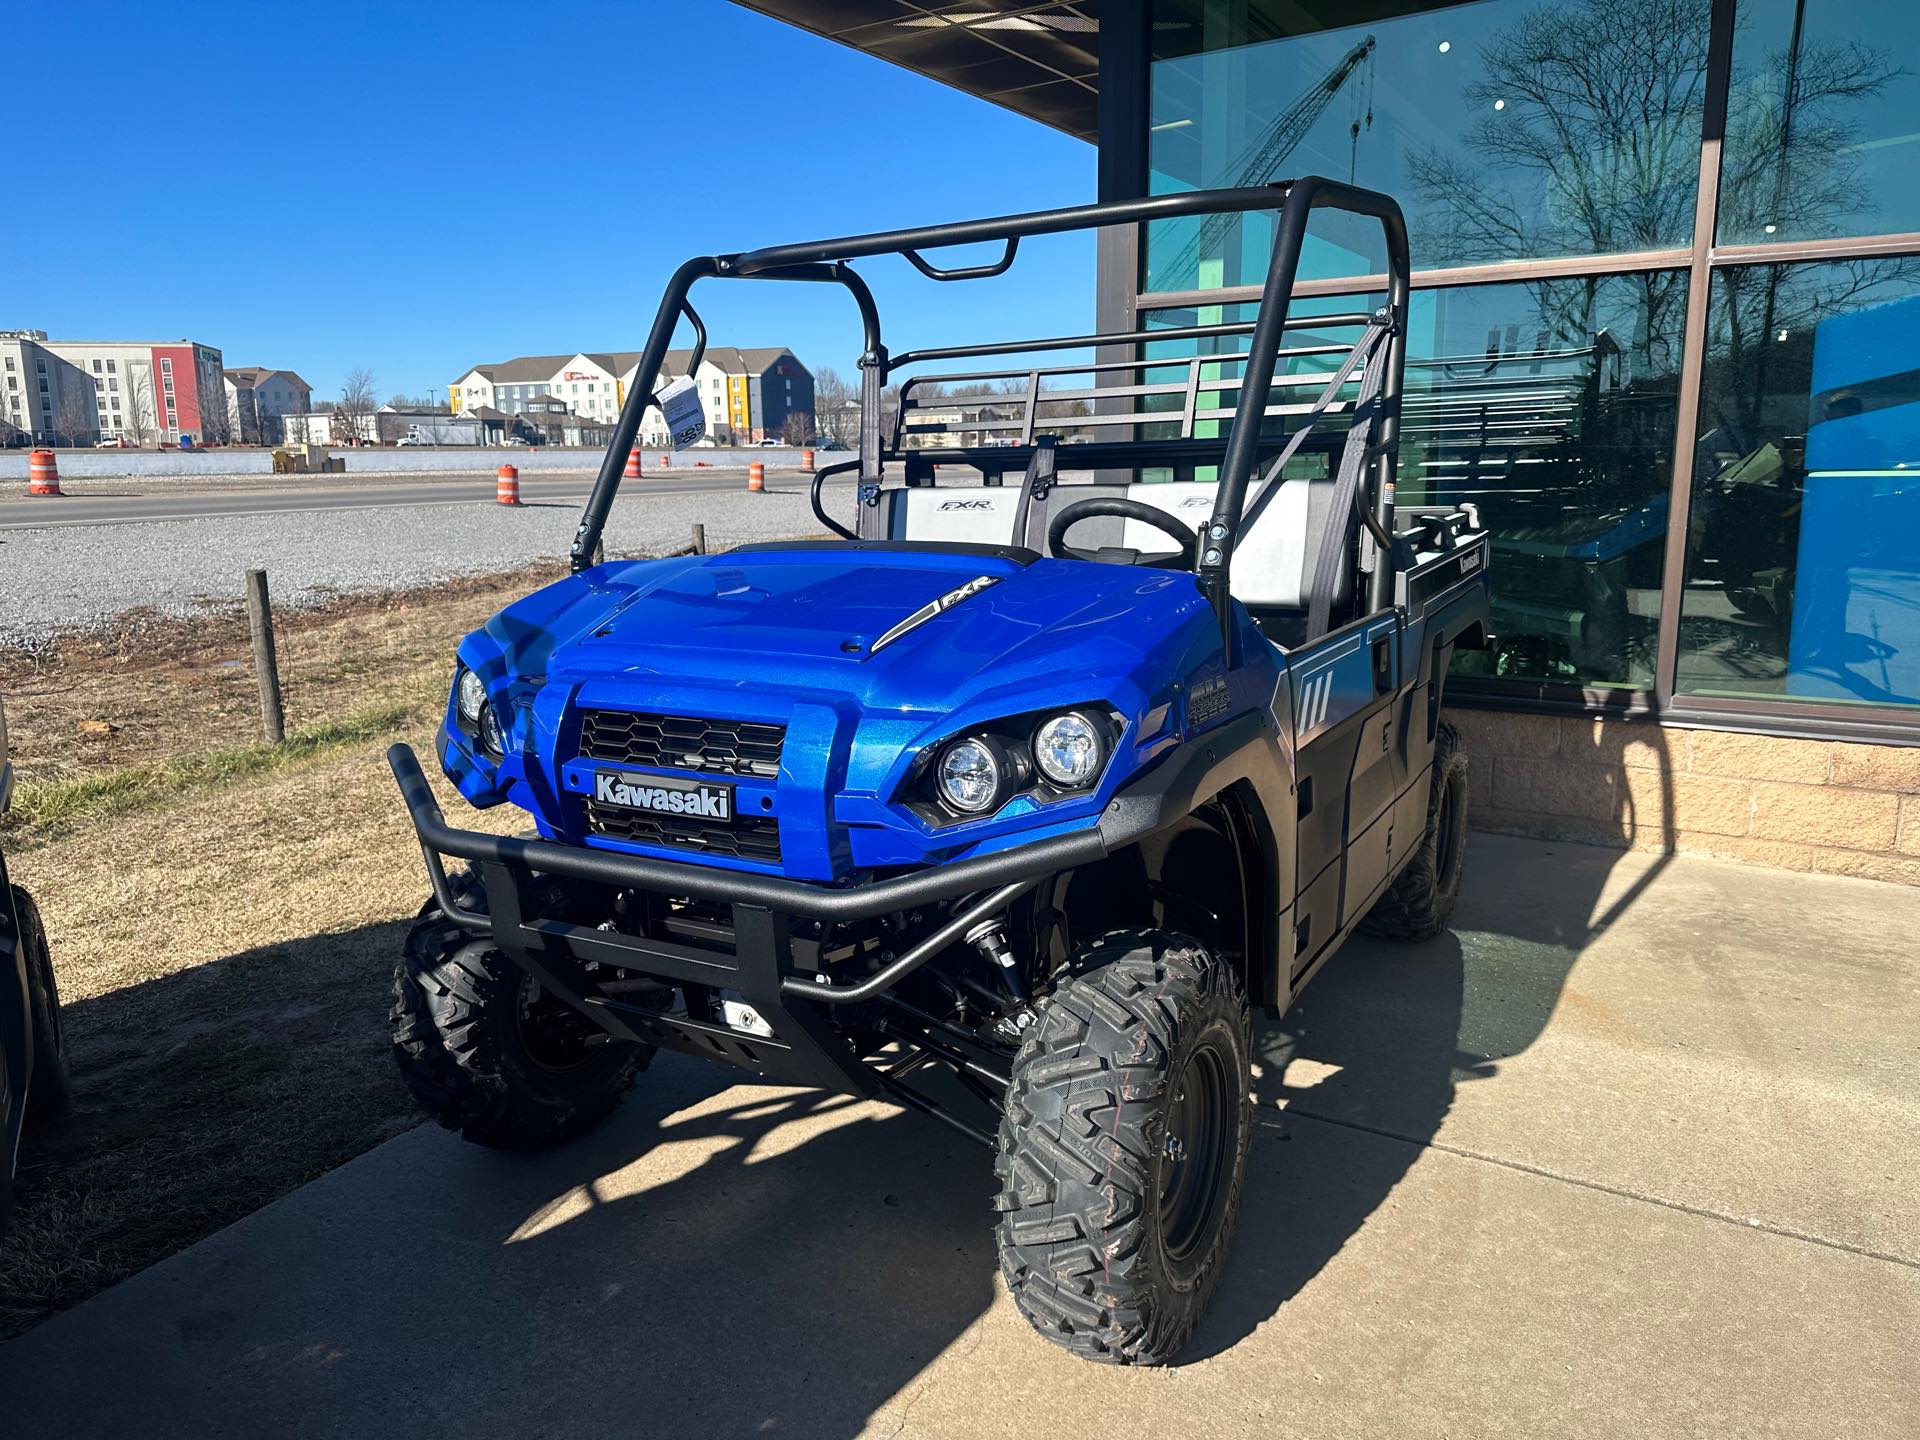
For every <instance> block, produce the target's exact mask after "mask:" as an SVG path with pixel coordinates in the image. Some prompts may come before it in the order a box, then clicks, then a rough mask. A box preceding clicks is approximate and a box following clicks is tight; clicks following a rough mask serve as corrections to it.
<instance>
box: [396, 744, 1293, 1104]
mask: <svg viewBox="0 0 1920 1440" xmlns="http://www.w3.org/2000/svg"><path fill="white" fill-rule="evenodd" d="M1271 733H1272V731H1271V721H1270V720H1269V719H1268V717H1266V716H1264V715H1261V714H1253V715H1247V716H1243V717H1241V719H1240V720H1237V721H1234V722H1231V723H1230V724H1228V725H1225V726H1222V727H1221V728H1220V729H1219V730H1217V731H1214V732H1213V733H1211V734H1210V735H1208V736H1207V738H1206V740H1205V741H1204V742H1200V743H1195V744H1190V745H1188V746H1187V747H1185V748H1184V750H1183V751H1180V752H1176V753H1175V754H1174V755H1170V756H1168V757H1167V758H1166V760H1164V761H1163V762H1162V763H1161V764H1159V765H1157V766H1155V767H1154V768H1153V769H1152V770H1150V771H1148V772H1147V773H1146V774H1145V775H1143V776H1141V777H1139V778H1137V779H1136V780H1135V781H1134V782H1133V783H1132V784H1130V785H1129V786H1128V787H1127V788H1126V789H1125V790H1123V791H1122V792H1121V793H1120V794H1119V795H1118V796H1116V797H1115V798H1114V799H1113V800H1112V801H1111V802H1110V803H1109V804H1108V806H1107V809H1106V811H1105V813H1104V814H1103V815H1102V816H1101V817H1100V821H1099V823H1098V824H1097V825H1095V826H1091V827H1089V828H1088V829H1085V830H1079V831H1074V832H1072V833H1070V834H1066V835H1055V836H1050V837H1048V838H1046V839H1042V840H1036V841H1034V842H1033V843H1031V844H1028V845H1021V846H1017V847H1014V848H1012V849H1008V850H1003V851H999V852H996V853H994V854H991V855H983V856H979V857H976V858H974V859H969V860H959V861H954V862H953V863H951V864H946V865H939V866H930V867H928V868H926V869H922V870H916V871H912V872H910V873H908V874H904V875H899V876H895V877H893V878H890V879H885V880H878V881H874V882H871V883H867V884H859V885H855V884H852V883H844V884H814V883H809V882H806V881H800V880H788V879H784V878H781V877H779V876H770V875H758V874H749V873H746V872H742V871H738V870H723V869H719V868H717V867H713V866H705V865H697V864H690V863H685V862H679V861H672V860H656V859H650V858H647V857H644V856H638V855H625V854H619V853H616V852H612V851H607V850H599V849H590V848H588V847H585V846H575V845H565V844H560V843H557V842H555V841H551V840H542V839H537V838H530V837H525V836H508V835H491V834H487V833H485V832H484V831H477V830H462V829H457V828H455V827H454V826H451V825H449V824H447V822H446V818H445V816H444V815H442V814H441V811H440V806H439V804H438V802H436V801H435V799H434V797H433V791H432V789H431V788H430V787H429V786H428V784H427V777H426V775H425V774H424V773H423V772H422V771H421V768H420V762H419V760H418V759H417V758H416V757H415V755H414V753H413V750H412V748H411V747H410V746H407V745H395V746H393V747H392V748H391V749H390V750H388V751H387V763H388V764H389V766H391V767H392V770H393V775H394V779H395V780H396V781H398V782H399V786H400V793H401V796H402V798H403V799H404V800H405V802H406V806H407V811H408V814H409V815H410V816H411V817H412V819H413V826H414V830H415V832H416V834H417V835H418V837H419V841H420V849H421V853H422V855H423V857H424V859H425V860H426V866H427V876H428V879H429V881H430V882H431V884H432V886H433V893H434V897H435V899H436V900H437V901H438V902H439V906H440V909H441V910H442V911H443V912H444V913H445V915H446V917H447V918H448V919H449V920H450V921H452V922H453V923H454V924H456V925H459V926H461V927H462V928H464V929H466V930H468V931H470V932H472V933H473V934H475V935H484V936H486V937H488V938H489V939H490V940H491V942H492V943H493V944H494V945H495V946H496V947H498V948H499V949H500V950H502V951H504V952H505V953H506V954H508V955H509V956H511V957H512V958H513V959H514V960H515V961H516V962H518V963H519V964H520V965H521V966H522V967H523V968H524V969H525V970H526V971H527V972H528V973H529V974H530V975H532V976H533V977H534V978H535V979H536V980H538V981H539V982H540V983H541V985H543V986H544V987H546V988H547V989H548V990H549V991H551V992H552V993H553V994H554V995H556V996H557V997H559V998H560V999H561V1000H563V1001H565V1002H566V1003H567V1004H569V1005H571V1006H572V1007H573V1008H574V1009H576V1010H578V1011H579V1012H580V1013H582V1014H583V1015H586V1016H588V1017H589V1018H591V1019H592V1020H593V1021H594V1022H595V1023H596V1024H598V1025H600V1026H601V1028H603V1029H604V1030H606V1031H607V1032H608V1033H609V1034H611V1035H613V1036H615V1037H616V1038H619V1039H622V1040H632V1041H639V1042H643V1043H646V1044H652V1045H658V1046H662V1047H664V1048H667V1049H675V1050H684V1051H688V1052H690V1053H692V1054H696V1055H700V1056H702V1057H704V1058H706V1059H720V1060H727V1061H730V1062H732V1063H733V1064H735V1065H739V1066H741V1067H742V1068H744V1069H748V1070H752V1071H755V1072H757V1073H761V1074H765V1075H768V1076H771V1077H774V1078H780V1079H787V1080H792V1081H795V1082H797V1083H802V1084H814V1085H823V1086H827V1087H829V1088H833V1089H839V1090H847V1091H850V1092H852V1093H855V1094H859V1095H865V1096H878V1095H887V1096H890V1097H891V1098H894V1099H897V1100H901V1101H902V1102H903V1103H906V1104H909V1105H913V1106H915V1108H924V1105H923V1104H922V1102H921V1101H920V1099H919V1097H917V1096H916V1095H914V1094H913V1093H912V1092H910V1091H905V1089H904V1087H903V1086H901V1085H899V1084H898V1082H895V1081H892V1080H891V1079H890V1078H889V1077H888V1076H886V1075H885V1074H884V1072H882V1071H880V1070H879V1069H877V1068H876V1067H874V1066H872V1065H869V1064H868V1063H866V1061H864V1060H863V1059H862V1058H861V1057H860V1056H858V1055H856V1054H855V1053H854V1051H853V1048H852V1046H851V1044H850V1042H849V1041H848V1040H847V1038H846V1036H845V1035H844V1033H842V1032H841V1031H839V1030H838V1029H837V1028H836V1027H835V1026H834V1025H833V1023H832V1021H831V1017H830V1010H831V1008H832V1007H837V1006H844V1005H850V1004H857V1003H861V1002H865V1001H869V1000H875V999H880V998H882V997H884V996H885V994H886V992H887V991H889V990H890V989H891V988H892V987H893V986H894V985H896V984H898V983H899V981H901V980H902V979H904V978H905V977H906V976H907V975H909V974H911V973H912V972H913V971H914V970H917V969H918V968H919V967H920V966H921V965H923V964H925V963H926V962H927V961H928V960H931V959H932V958H934V956H936V955H938V954H940V953H941V952H942V951H944V950H946V949H948V948H949V947H951V946H952V945H954V944H956V943H958V942H960V941H961V940H962V939H963V938H964V936H965V934H966V932H967V931H968V930H969V929H971V928H973V927H974V926H975V925H977V924H979V923H980V922H981V921H982V920H985V919H989V918H991V917H993V916H995V915H997V914H1000V913H1001V912H1003V911H1004V910H1005V909H1006V907H1007V906H1008V905H1009V904H1011V903H1012V902H1013V901H1014V900H1016V899H1017V898H1019V897H1020V896H1021V895H1023V894H1025V893H1026V892H1027V891H1028V890H1031V889H1033V888H1034V887H1035V886H1037V885H1039V884H1040V883H1041V882H1042V881H1043V880H1045V879H1047V878H1048V877H1049V876H1053V875H1058V874H1061V873H1063V872H1066V871H1069V870H1073V869H1077V868H1078V867H1080V866H1083V865H1088V864H1092V863H1094V862H1096V861H1098V860H1101V859H1103V858H1105V857H1106V856H1107V855H1109V854H1112V853H1114V852H1115V851H1117V850H1120V849H1122V848H1124V847H1125V846H1128V845H1131V844H1133V843H1135V842H1136V841H1138V840H1139V839H1141V838H1143V837H1144V836H1146V835H1148V834H1151V833H1153V832H1154V831H1156V830H1159V829H1160V828H1162V827H1163V826H1164V825H1166V824H1170V823H1172V822H1173V821H1174V820H1176V819H1178V818H1179V817H1180V816H1183V815H1186V814H1188V813H1190V812H1191V810H1192V809H1193V807H1194V805H1195V803H1196V802H1197V800H1198V799H1199V798H1202V797H1203V796H1204V795H1208V794H1212V793H1214V792H1215V791H1217V790H1219V789H1220V788H1223V787H1224V786H1225V785H1227V784H1230V783H1233V781H1235V780H1236V779H1240V778H1243V777H1244V776H1245V775H1246V774H1247V773H1248V767H1249V766H1250V765H1257V764H1259V763H1260V761H1261V758H1262V755H1263V754H1264V752H1265V751H1267V750H1270V749H1271ZM1263 738H1265V739H1267V741H1268V743H1267V745H1265V746H1262V745H1260V744H1259V743H1258V742H1259V741H1261V740H1262V739H1263ZM1268 763H1269V764H1270V761H1269V762H1268ZM448 856H451V857H453V858H456V859H461V860H466V861H469V862H471V863H472V865H473V866H474V868H475V870H476V872H477V873H478V875H479V877H480V879H481V881H482V883H483V884H484V886H485V888H486V895H487V909H486V911H485V912H484V913H483V912H481V911H478V910H474V909H471V908H469V907H466V906H463V905H461V904H460V903H459V901H458V900H457V898H456V897H455V895H454V893H453V887H452V885H451V884H450V883H449V881H448V878H447V872H446V867H445V865H444V863H443V858H444V857H448ZM551 876H557V877H561V878H565V879H571V880H579V881H585V882H588V883H591V884H598V885H605V886H609V887H612V888H616V889H622V890H636V891H641V892H645V893H648V894H653V895H662V896H672V897H676V898H684V899H690V900H699V901H706V902H711V903H715V904H720V905H725V906H727V907H728V908H729V910H730V912H731V919H732V923H731V925H730V926H716V927H713V931H714V933H713V934H712V935H711V936H710V937H702V938H703V943H693V942H691V941H687V940H682V939H678V938H675V939H668V938H660V937H655V936H639V935H629V934H624V933H620V932H618V931H614V930H608V929H603V928H600V927H598V926H589V925H582V924H578V923H576V922H573V921H570V920H565V919H559V918H554V917H552V916H549V915H546V914H543V913H542V908H543V901H542V892H543V890H544V888H545V887H544V886H543V884H542V879H543V877H551ZM963 897H968V898H967V903H965V904H963V905H960V906H958V907H957V908H955V909H954V910H953V911H952V913H951V914H950V915H949V916H948V918H947V919H946V920H945V922H944V923H942V924H941V925H940V926H938V927H937V928H936V929H934V930H933V931H931V932H930V933H928V934H926V935H925V936H923V937H922V938H920V939H919V940H918V941H916V942H915V943H914V944H913V945H912V946H911V947H910V948H909V949H908V950H907V951H906V952H905V953H904V954H901V955H899V956H897V957H896V958H894V959H892V960H890V961H888V962H887V964H886V965H885V966H883V968H881V969H880V970H878V971H877V972H875V973H874V974H872V975H869V976H867V977H865V978H864V979H862V980H859V981H858V982H854V983H848V984H833V983H831V982H830V981H829V980H828V979H827V977H826V976H825V975H821V974H819V973H818V971H817V969H816V967H813V966H809V965H807V964H806V963H805V961H806V959H807V958H809V957H808V955H807V954H806V948H805V947H806V942H805V941H804V940H798V941H797V940H796V931H805V930H807V929H810V928H811V927H809V926H807V925H806V923H805V922H809V921H817V922H821V924H822V925H824V924H828V923H844V922H848V921H859V920H870V919H874V918H876V917H878V916H881V915H890V914H898V913H902V912H911V911H913V910H915V909H917V908H919V907H922V906H926V905H930V904H933V903H935V902H942V901H956V900H960V899H962V898H963ZM796 922H800V923H798V924H796ZM707 942H710V943H707ZM796 949H798V950H799V951H800V954H799V955H798V956H796ZM595 965H600V966H607V967H612V968H613V969H614V970H615V971H617V972H621V973H626V974H631V973H638V974H641V975H644V976H648V977H651V978H653V979H656V980H659V981H662V982H665V983H669V984H674V985H695V986H705V987H709V988H711V989H715V990H724V991H730V992H735V993H737V994H738V995H739V996H740V997H741V999H742V1000H743V1001H744V1002H745V1003H746V1004H747V1005H748V1006H750V1007H751V1008H752V1009H753V1010H755V1011H756V1012H757V1013H758V1014H759V1015H760V1016H761V1017H762V1018H763V1019H764V1020H766V1021H767V1023H768V1025H769V1026H770V1027H771V1028H772V1030H773V1032H774V1033H773V1036H772V1037H771V1038H769V1037H766V1036H761V1035H755V1034H749V1033H746V1032H744V1031H739V1030H734V1029H731V1028H728V1027H725V1026H718V1025H713V1024H709V1023H707V1022H705V1021H702V1020H695V1019H691V1018H689V1017H687V1016H685V1015H683V1014H680V1013H678V1012H676V1013H673V1014H663V1013H660V1012H657V1011H654V1010H650V1009H646V1008H644V1007H641V1006H638V1005H634V1004H630V1003H626V1002H624V1001H622V1000H621V999H620V998H619V996H618V995H616V994H610V993H608V992H607V990H605V989H603V988H602V987H601V985H600V984H599V983H598V982H597V981H596V979H595V978H594V974H593V972H592V970H591V969H590V967H592V966H595ZM903 1091H904V1093H903Z"/></svg>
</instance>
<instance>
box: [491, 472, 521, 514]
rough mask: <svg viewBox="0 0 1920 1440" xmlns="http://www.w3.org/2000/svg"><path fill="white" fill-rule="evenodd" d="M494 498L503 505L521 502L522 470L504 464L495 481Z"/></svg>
mask: <svg viewBox="0 0 1920 1440" xmlns="http://www.w3.org/2000/svg"><path fill="white" fill-rule="evenodd" d="M493 498H494V499H495V500H497V501H499V502H500V503H501V504H502V505H518V504H519V503H520V472H519V470H517V469H516V468H515V467H513V466H512V465H502V466H501V467H500V470H499V474H498V477H497V478H496V479H495V481H494V486H493Z"/></svg>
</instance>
